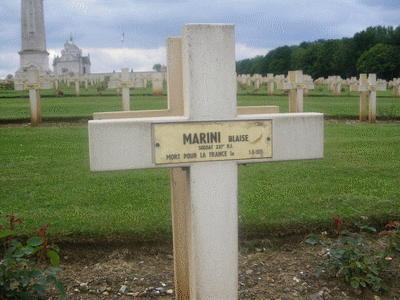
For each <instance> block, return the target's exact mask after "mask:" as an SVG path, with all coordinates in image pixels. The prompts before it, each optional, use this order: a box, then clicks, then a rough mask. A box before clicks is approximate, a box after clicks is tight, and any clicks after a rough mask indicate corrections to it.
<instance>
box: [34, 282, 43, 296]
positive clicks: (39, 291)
mask: <svg viewBox="0 0 400 300" xmlns="http://www.w3.org/2000/svg"><path fill="white" fill-rule="evenodd" d="M32 288H33V289H34V290H35V291H36V292H38V293H39V295H41V296H44V295H45V294H46V290H45V289H44V287H43V286H42V285H40V284H34V285H33V286H32Z"/></svg>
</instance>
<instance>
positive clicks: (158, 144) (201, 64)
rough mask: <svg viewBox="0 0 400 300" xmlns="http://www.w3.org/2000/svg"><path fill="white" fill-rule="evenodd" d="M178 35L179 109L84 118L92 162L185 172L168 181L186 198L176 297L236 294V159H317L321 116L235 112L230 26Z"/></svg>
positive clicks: (98, 167) (187, 29)
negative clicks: (155, 113)
mask: <svg viewBox="0 0 400 300" xmlns="http://www.w3.org/2000/svg"><path fill="white" fill-rule="evenodd" d="M181 41H182V72H183V87H182V90H183V102H184V115H183V116H168V117H149V118H139V119H103V120H93V121H89V147H90V165H91V169H92V170H93V171H109V170H127V169H147V168H174V169H176V168H183V169H181V173H180V175H181V176H180V177H179V179H177V178H172V183H171V184H172V185H174V184H181V188H180V189H175V190H173V191H172V196H173V197H177V198H181V199H183V201H180V202H177V203H175V204H177V205H180V206H182V207H181V211H183V212H185V215H183V216H180V218H181V219H184V220H186V223H185V224H186V226H183V227H182V228H181V229H182V232H180V233H179V232H178V233H177V234H179V235H180V237H184V238H185V239H186V241H187V243H180V244H179V245H178V247H175V244H174V253H176V252H178V253H179V252H180V251H183V252H184V253H187V258H186V259H185V257H183V256H182V255H178V256H177V255H176V254H175V258H177V257H178V258H179V259H181V260H183V261H180V260H178V261H175V265H182V264H183V265H184V266H183V267H182V269H185V268H186V269H187V276H186V277H184V276H181V281H179V280H178V287H176V289H177V293H176V297H177V299H189V298H190V299H237V297H238V295H237V288H238V286H237V285H238V278H237V275H238V215H237V214H238V212H237V172H238V170H237V165H238V164H246V163H253V162H270V161H281V160H297V159H315V158H322V157H323V115H322V114H319V113H301V114H270V115H268V114H266V115H263V114H256V115H238V113H237V107H236V78H235V77H236V76H235V47H234V45H235V40H234V26H233V25H219V24H189V25H185V26H184V27H183V29H182V40H181ZM171 79H172V78H168V83H170V82H171ZM173 203H174V202H173ZM172 209H173V211H174V208H172ZM175 239H176V238H175V237H174V241H175ZM178 239H179V237H178ZM179 246H181V247H182V249H180V248H179ZM185 264H186V266H185ZM178 275H181V274H175V276H178ZM185 287H188V295H189V296H188V297H186V296H185V295H187V294H186V292H185Z"/></svg>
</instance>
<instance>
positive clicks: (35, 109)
mask: <svg viewBox="0 0 400 300" xmlns="http://www.w3.org/2000/svg"><path fill="white" fill-rule="evenodd" d="M52 88H53V83H52V82H47V81H44V80H43V81H42V82H41V80H40V77H39V70H38V69H35V70H28V78H27V79H21V81H19V82H17V83H16V84H15V90H16V91H21V90H28V91H29V102H30V111H31V124H32V126H38V125H39V124H40V123H41V122H42V116H41V103H40V90H41V89H43V90H50V89H52Z"/></svg>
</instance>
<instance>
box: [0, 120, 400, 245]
mask: <svg viewBox="0 0 400 300" xmlns="http://www.w3.org/2000/svg"><path fill="white" fill-rule="evenodd" d="M87 131H88V130H87V128H85V127H36V128H30V127H17V128H0V145H1V147H0V157H1V164H0V204H1V205H0V224H1V223H2V224H3V225H5V224H6V223H7V219H6V218H4V216H5V215H6V214H9V213H12V212H14V214H15V215H16V217H20V218H22V219H23V221H24V224H23V225H22V228H23V230H24V232H23V234H28V235H31V234H32V233H33V232H34V231H35V230H37V229H38V228H40V227H41V226H42V225H44V224H47V223H51V227H50V228H49V231H48V232H49V234H50V235H51V236H53V237H58V238H61V239H66V238H72V239H77V238H79V237H81V236H94V237H106V236H108V237H109V236H115V235H117V236H129V237H131V238H133V239H137V240H143V239H144V240H152V239H163V240H166V239H170V236H171V215H170V209H171V207H170V180H169V170H168V169H161V170H160V169H157V170H135V171H119V172H102V173H92V172H90V170H89V149H88V132H87ZM399 170H400V126H399V125H398V124H373V125H371V124H359V123H356V124H346V123H338V124H335V123H328V124H325V153H324V159H322V160H311V161H297V162H275V163H264V164H248V165H246V166H240V167H239V198H238V199H239V224H240V232H241V234H242V235H244V236H247V235H253V234H256V235H264V234H271V233H275V234H276V233H277V232H279V233H296V232H307V231H313V230H316V229H317V228H326V227H327V226H331V224H332V221H331V219H332V213H334V212H337V213H339V214H340V215H341V216H342V217H343V218H344V219H345V220H346V221H347V222H348V224H351V222H352V221H355V220H359V219H360V217H361V216H367V217H369V220H370V221H371V222H372V223H376V224H378V223H382V222H385V221H388V220H394V219H399V218H400V215H399V214H400V201H399V199H400V189H399V186H400V176H399V175H400V174H399ZM17 226H18V225H17Z"/></svg>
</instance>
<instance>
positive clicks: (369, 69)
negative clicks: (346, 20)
mask: <svg viewBox="0 0 400 300" xmlns="http://www.w3.org/2000/svg"><path fill="white" fill-rule="evenodd" d="M357 71H358V72H360V73H376V75H377V77H379V78H383V79H386V80H391V79H393V78H394V77H398V76H399V74H400V47H399V46H393V45H384V44H377V45H375V46H374V47H372V48H371V49H370V50H368V51H365V52H364V53H363V54H362V55H361V57H360V58H359V59H358V61H357Z"/></svg>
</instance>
